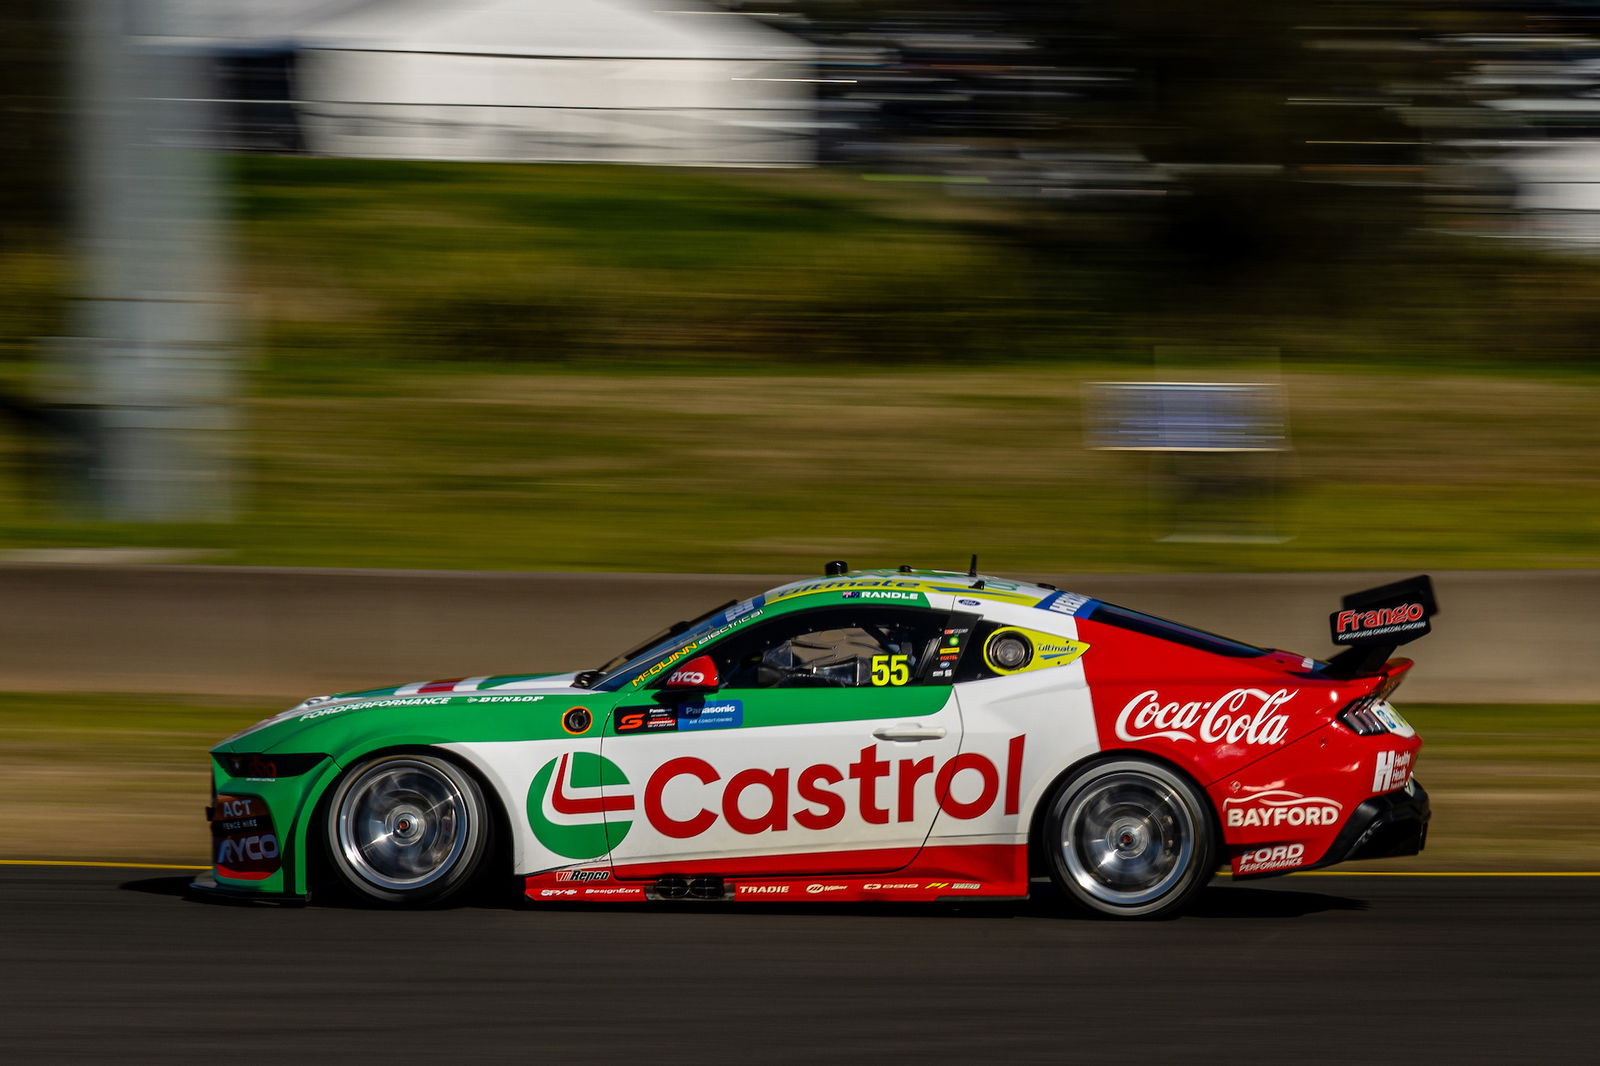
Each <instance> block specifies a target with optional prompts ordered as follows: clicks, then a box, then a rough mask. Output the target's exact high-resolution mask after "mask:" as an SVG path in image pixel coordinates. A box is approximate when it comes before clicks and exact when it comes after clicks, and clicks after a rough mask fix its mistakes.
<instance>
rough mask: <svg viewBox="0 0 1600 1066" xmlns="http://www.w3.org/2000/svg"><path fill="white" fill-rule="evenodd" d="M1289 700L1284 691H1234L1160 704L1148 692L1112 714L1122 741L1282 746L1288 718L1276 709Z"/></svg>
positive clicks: (1155, 695) (1158, 698) (1158, 697)
mask: <svg viewBox="0 0 1600 1066" xmlns="http://www.w3.org/2000/svg"><path fill="white" fill-rule="evenodd" d="M1292 699H1294V693H1293V692H1290V691H1289V690H1287V689H1279V690H1278V691H1276V692H1263V691H1262V690H1261V689H1258V688H1236V689H1234V690H1233V691H1231V692H1227V693H1224V694H1223V695H1221V696H1219V697H1217V698H1216V699H1215V700H1212V701H1211V702H1209V703H1208V702H1205V701H1203V700H1196V701H1192V702H1188V703H1179V702H1176V701H1172V702H1162V699H1161V693H1160V692H1158V691H1157V690H1155V689H1150V690H1148V691H1145V692H1141V693H1139V694H1138V695H1137V696H1135V697H1134V698H1133V699H1131V700H1129V701H1128V703H1127V705H1126V706H1125V707H1123V708H1122V711H1121V713H1120V714H1118V715H1117V726H1116V729H1117V736H1118V737H1119V738H1121V739H1122V740H1130V741H1137V740H1154V739H1157V738H1160V739H1162V740H1187V741H1203V742H1204V743H1207V744H1250V745H1268V744H1281V743H1283V740H1284V738H1285V737H1287V736H1288V735H1289V716H1288V715H1287V714H1280V713H1278V708H1280V707H1282V706H1283V705H1284V704H1286V703H1288V702H1289V701H1290V700H1292Z"/></svg>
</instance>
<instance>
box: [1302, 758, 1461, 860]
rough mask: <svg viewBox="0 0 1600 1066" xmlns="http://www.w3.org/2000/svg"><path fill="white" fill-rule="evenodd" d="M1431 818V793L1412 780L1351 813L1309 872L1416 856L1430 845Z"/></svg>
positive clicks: (1376, 797) (1373, 798) (1365, 803)
mask: <svg viewBox="0 0 1600 1066" xmlns="http://www.w3.org/2000/svg"><path fill="white" fill-rule="evenodd" d="M1432 816H1433V810H1432V808H1431V807H1430V806H1429V805H1428V793H1427V792H1426V791H1425V790H1424V789H1423V787H1422V786H1421V785H1420V784H1418V783H1417V780H1416V778H1412V779H1411V780H1410V781H1409V782H1407V784H1406V787H1405V788H1401V789H1396V790H1395V791H1393V792H1386V793H1384V794H1383V795H1381V796H1373V797H1372V798H1371V799H1369V800H1367V801H1366V802H1364V803H1362V804H1361V805H1360V806H1359V807H1357V808H1356V809H1355V810H1354V811H1353V812H1351V815H1350V817H1349V818H1348V819H1347V820H1346V821H1345V823H1344V828H1342V829H1340V830H1339V835H1338V836H1337V837H1335V838H1334V840H1333V843H1332V844H1331V845H1330V846H1329V847H1328V850H1327V852H1326V853H1325V854H1324V855H1323V856H1322V858H1321V859H1319V860H1317V861H1316V862H1314V863H1312V864H1311V866H1310V867H1308V869H1313V870H1314V869H1317V868H1318V867H1322V866H1332V865H1334V864H1335V863H1341V862H1350V861H1352V860H1354V859H1390V858H1395V857H1398V856H1401V855H1416V854H1418V853H1420V852H1421V851H1422V849H1423V847H1424V846H1425V845H1426V844H1427V842H1428V819H1429V818H1431V817H1432Z"/></svg>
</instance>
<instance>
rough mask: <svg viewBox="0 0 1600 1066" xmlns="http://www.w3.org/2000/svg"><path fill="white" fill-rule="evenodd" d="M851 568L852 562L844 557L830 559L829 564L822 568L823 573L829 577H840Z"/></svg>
mask: <svg viewBox="0 0 1600 1066" xmlns="http://www.w3.org/2000/svg"><path fill="white" fill-rule="evenodd" d="M849 569H850V564H849V563H847V562H845V561H844V560H843V559H830V560H828V563H827V565H826V566H824V567H823V568H822V573H823V574H824V575H825V576H827V577H838V576H839V575H840V574H842V573H844V572H845V571H846V570H849Z"/></svg>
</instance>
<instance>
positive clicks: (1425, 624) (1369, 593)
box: [1328, 574, 1439, 677]
mask: <svg viewBox="0 0 1600 1066" xmlns="http://www.w3.org/2000/svg"><path fill="white" fill-rule="evenodd" d="M1438 613H1439V605H1438V602H1437V601H1436V600H1435V599H1434V597H1433V582H1432V581H1431V580H1430V579H1429V578H1428V575H1427V574H1419V575H1417V576H1416V577H1412V578H1407V579H1406V580H1404V581H1396V582H1394V583H1393V584H1389V585H1381V586H1379V587H1378V588H1373V589H1367V590H1366V591H1364V592H1352V593H1351V594H1350V595H1348V596H1346V597H1345V598H1344V599H1343V601H1342V603H1341V607H1340V609H1339V610H1337V611H1334V612H1333V613H1332V614H1330V615H1329V616H1328V628H1329V629H1330V630H1331V631H1332V636H1333V642H1334V643H1335V644H1342V645H1344V646H1345V650H1344V651H1342V652H1340V653H1339V654H1338V655H1335V656H1334V657H1333V658H1332V659H1330V660H1328V673H1329V674H1331V675H1332V676H1334V677H1361V676H1363V675H1366V674H1375V673H1379V672H1381V671H1382V669H1383V664H1384V663H1385V662H1386V661H1388V658H1389V656H1390V655H1391V654H1393V653H1394V650H1395V649H1396V648H1398V647H1399V646H1400V645H1402V644H1409V643H1411V642H1412V641H1413V640H1416V639H1417V638H1418V637H1425V636H1427V635H1428V633H1429V632H1431V631H1432V628H1433V627H1432V625H1431V624H1430V622H1429V620H1430V619H1432V618H1433V616H1434V615H1436V614H1438Z"/></svg>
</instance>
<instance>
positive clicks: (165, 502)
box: [57, 0, 234, 521]
mask: <svg viewBox="0 0 1600 1066" xmlns="http://www.w3.org/2000/svg"><path fill="white" fill-rule="evenodd" d="M75 3H76V27H75V28H76V31H77V32H76V34H75V36H76V48H75V53H76V54H75V60H76V64H75V70H74V80H75V84H76V87H77V96H78V100H77V111H78V129H77V133H78V144H77V149H78V150H77V155H76V160H75V175H74V185H75V194H76V198H77V208H78V215H77V220H78V226H77V254H78V260H79V264H80V287H79V292H80V300H79V302H78V306H77V308H76V322H75V332H76V333H77V337H76V338H75V339H74V340H73V341H72V342H69V344H68V345H67V346H66V354H65V355H64V357H63V359H62V362H61V364H60V365H59V366H58V368H57V370H58V375H57V391H58V393H59V394H61V398H62V399H63V400H64V401H65V403H66V404H67V405H68V406H69V407H71V408H74V409H76V412H77V415H78V422H79V424H80V425H81V426H82V427H83V432H84V434H85V437H86V442H87V444H88V448H89V454H90V455H91V457H92V458H91V459H90V462H89V470H88V471H87V473H88V480H87V484H86V486H85V488H86V489H87V496H88V498H89V500H90V501H91V504H92V507H93V510H94V511H95V513H96V514H97V515H98V516H99V517H102V518H105V519H108V520H113V521H180V520H220V519H224V518H226V517H227V516H228V515H229V513H230V511H231V504H232V500H231V491H230V486H229V462H228V457H227V443H228V441H227V437H228V433H227V430H228V429H229V428H230V427H231V426H232V424H233V417H232V413H231V410H230V406H229V404H230V399H231V396H232V392H233V377H234V367H233V361H234V355H233V350H232V347H233V345H232V338H233V326H232V321H231V318H232V315H231V307H230V306H229V301H228V299H227V298H226V297H225V296H224V295H223V293H224V291H225V289H226V286H227V278H226V271H225V269H224V267H225V262H226V255H225V243H224V237H223V233H222V226H221V216H220V211H219V199H220V193H219V186H220V182H219V176H218V173H217V170H218V159H217V156H216V153H214V152H213V151H212V150H211V149H210V148H209V146H208V143H207V142H208V139H209V137H210V132H211V130H212V129H213V128H214V126H213V123H212V121H211V118H210V114H209V107H210V105H209V104H208V103H207V101H208V100H209V99H210V98H212V97H213V96H214V95H215V94H214V93H213V92H211V91H210V86H209V84H208V81H209V69H210V67H209V61H208V58H207V55H206V53H205V51H204V50H203V49H202V48H201V47H199V45H200V44H201V42H200V41H199V40H198V39H197V38H196V37H194V36H189V35H188V34H186V32H185V30H186V27H184V26H182V25H175V24H174V22H173V19H172V17H171V16H170V15H168V14H167V6H166V5H162V4H160V3H159V2H158V0H75ZM174 6H175V7H178V8H180V9H181V7H182V5H174Z"/></svg>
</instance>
